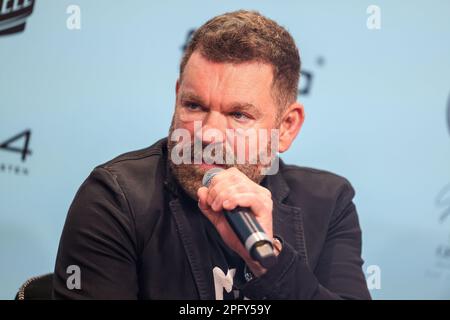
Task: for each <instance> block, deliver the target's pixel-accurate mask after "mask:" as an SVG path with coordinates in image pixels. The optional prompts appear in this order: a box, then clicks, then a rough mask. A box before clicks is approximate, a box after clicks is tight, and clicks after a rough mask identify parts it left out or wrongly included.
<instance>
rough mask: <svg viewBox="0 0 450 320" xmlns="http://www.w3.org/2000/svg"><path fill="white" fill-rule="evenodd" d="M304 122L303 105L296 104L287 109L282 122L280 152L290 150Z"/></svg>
mask: <svg viewBox="0 0 450 320" xmlns="http://www.w3.org/2000/svg"><path fill="white" fill-rule="evenodd" d="M304 120H305V110H304V109H303V105H302V104H300V103H298V102H294V103H293V104H291V105H290V106H289V107H288V108H287V109H286V111H285V112H284V113H283V116H282V118H281V122H280V137H279V144H278V152H280V153H282V152H285V151H286V150H288V149H289V147H290V146H291V144H292V142H293V141H294V139H295V137H296V136H297V134H298V133H299V132H300V129H301V128H302V125H303V121H304Z"/></svg>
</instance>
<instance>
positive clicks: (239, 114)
mask: <svg viewBox="0 0 450 320" xmlns="http://www.w3.org/2000/svg"><path fill="white" fill-rule="evenodd" d="M231 116H232V117H233V118H234V119H236V120H238V121H246V120H250V117H249V116H247V115H246V114H245V113H242V112H239V111H236V112H232V113H231Z"/></svg>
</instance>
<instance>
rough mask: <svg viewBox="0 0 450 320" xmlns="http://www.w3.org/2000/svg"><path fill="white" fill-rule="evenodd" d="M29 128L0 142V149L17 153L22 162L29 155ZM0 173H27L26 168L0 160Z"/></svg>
mask: <svg viewBox="0 0 450 320" xmlns="http://www.w3.org/2000/svg"><path fill="white" fill-rule="evenodd" d="M30 138H31V130H25V131H23V132H21V133H19V134H16V135H14V136H12V137H10V138H9V139H6V140H4V141H1V142H0V151H8V152H12V153H15V154H18V155H19V157H20V159H21V160H22V162H25V160H26V159H27V157H28V156H29V155H31V150H30V147H29V146H30ZM0 173H13V174H16V175H28V173H29V171H28V168H26V167H24V166H22V165H18V164H13V163H3V162H0Z"/></svg>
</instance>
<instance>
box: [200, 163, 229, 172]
mask: <svg viewBox="0 0 450 320" xmlns="http://www.w3.org/2000/svg"><path fill="white" fill-rule="evenodd" d="M197 166H198V167H199V168H200V169H201V170H204V171H207V170H209V169H212V168H222V169H226V167H225V165H223V164H216V163H212V164H209V163H206V162H202V163H201V164H199V165H197Z"/></svg>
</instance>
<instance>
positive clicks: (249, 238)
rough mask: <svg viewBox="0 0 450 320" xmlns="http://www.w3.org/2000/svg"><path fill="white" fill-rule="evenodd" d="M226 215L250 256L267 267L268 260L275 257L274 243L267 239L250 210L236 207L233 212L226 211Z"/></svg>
mask: <svg viewBox="0 0 450 320" xmlns="http://www.w3.org/2000/svg"><path fill="white" fill-rule="evenodd" d="M224 214H225V218H226V219H227V221H228V223H229V224H230V226H231V228H232V229H233V231H234V233H235V234H236V235H237V236H238V238H239V240H241V243H242V244H244V246H245V248H246V249H247V251H248V252H249V253H250V256H251V257H252V258H253V259H254V260H256V261H259V262H260V263H261V265H263V266H266V265H267V264H268V263H267V262H268V261H267V260H268V259H269V260H272V257H270V258H269V257H268V256H272V255H273V253H272V249H273V248H272V241H271V240H270V239H269V238H268V237H267V234H266V233H265V232H264V230H263V229H262V227H261V226H260V224H259V223H258V221H257V220H256V218H255V216H254V215H253V213H252V212H251V211H250V209H249V208H243V207H236V208H234V209H233V210H224ZM271 262H272V261H271ZM269 264H272V263H269Z"/></svg>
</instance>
